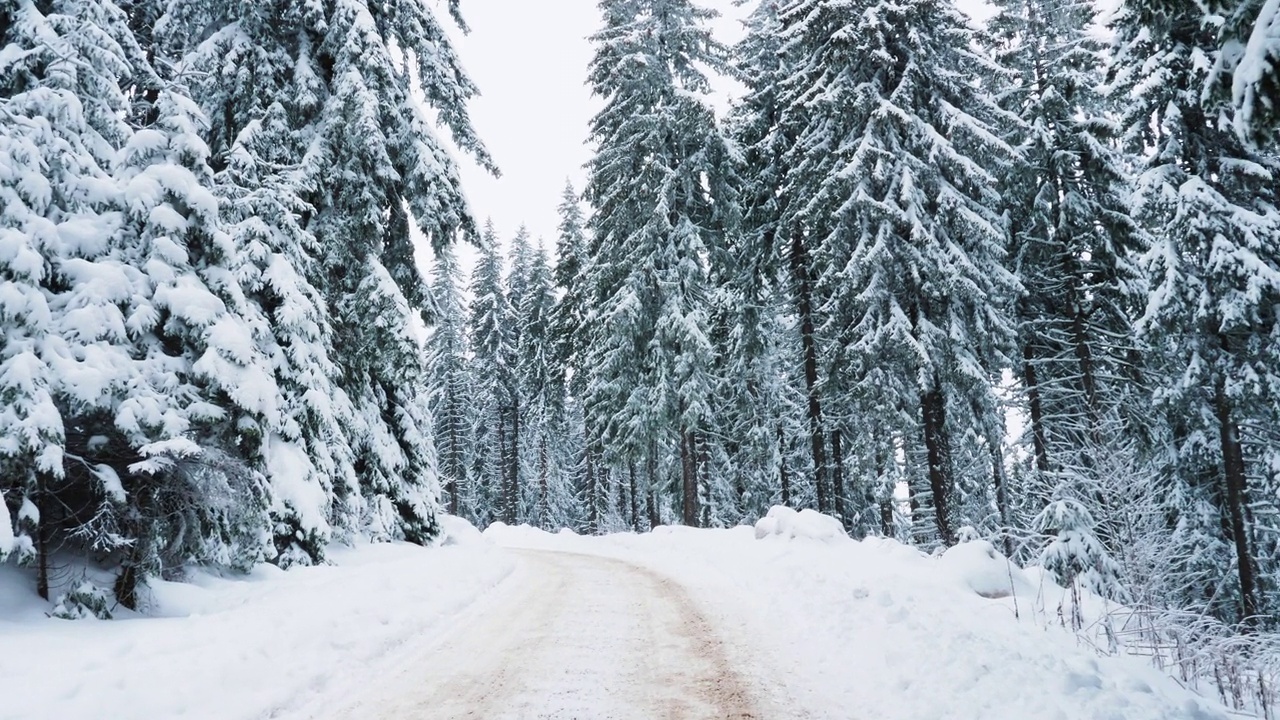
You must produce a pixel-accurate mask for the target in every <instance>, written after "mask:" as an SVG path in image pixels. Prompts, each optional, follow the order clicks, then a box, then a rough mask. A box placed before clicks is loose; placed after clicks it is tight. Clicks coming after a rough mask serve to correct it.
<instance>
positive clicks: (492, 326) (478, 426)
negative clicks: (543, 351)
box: [469, 223, 520, 524]
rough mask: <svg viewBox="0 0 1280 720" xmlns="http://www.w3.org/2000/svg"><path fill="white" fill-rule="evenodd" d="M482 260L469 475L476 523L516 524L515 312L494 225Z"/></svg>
mask: <svg viewBox="0 0 1280 720" xmlns="http://www.w3.org/2000/svg"><path fill="white" fill-rule="evenodd" d="M479 249H480V258H479V260H478V261H477V263H476V266H475V268H474V269H473V270H472V275H471V286H470V290H471V308H470V321H469V327H470V333H469V335H470V338H471V358H472V367H473V368H474V371H473V377H474V378H475V393H476V394H475V403H474V408H475V410H474V413H473V415H472V423H473V430H472V432H473V433H474V435H475V451H474V454H473V463H474V470H473V474H472V478H473V482H474V484H475V492H476V495H477V503H478V509H477V519H478V520H479V521H480V522H481V523H483V524H488V523H489V522H492V521H494V520H501V521H503V522H505V523H508V524H514V523H515V522H516V517H517V514H518V512H519V498H520V494H519V486H518V484H517V483H518V482H519V476H518V475H515V474H514V473H513V469H514V468H513V467H512V445H513V443H514V442H515V439H514V437H513V435H514V434H515V431H516V427H517V419H516V418H515V410H516V406H515V402H516V387H515V382H516V377H515V365H516V357H515V345H514V343H513V330H512V325H513V323H514V319H515V311H514V310H513V309H512V307H511V303H510V301H509V299H508V298H507V292H506V288H505V285H504V282H503V273H502V254H501V252H502V249H501V248H500V247H499V246H498V236H497V233H496V232H495V231H494V229H493V225H492V223H490V224H489V225H487V226H486V227H485V230H484V234H483V235H482V236H481V242H480V248H479Z"/></svg>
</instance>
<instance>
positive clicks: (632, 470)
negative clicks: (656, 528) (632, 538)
mask: <svg viewBox="0 0 1280 720" xmlns="http://www.w3.org/2000/svg"><path fill="white" fill-rule="evenodd" d="M627 472H628V478H627V480H628V482H629V483H630V485H631V529H632V530H634V531H636V532H640V500H639V498H638V496H637V495H636V463H635V461H634V460H632V461H631V462H630V463H627Z"/></svg>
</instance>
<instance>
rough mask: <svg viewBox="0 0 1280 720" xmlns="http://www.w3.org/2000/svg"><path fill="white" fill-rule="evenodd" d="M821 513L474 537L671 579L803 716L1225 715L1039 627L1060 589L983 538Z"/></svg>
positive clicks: (1157, 677) (1063, 719) (1138, 667)
mask: <svg viewBox="0 0 1280 720" xmlns="http://www.w3.org/2000/svg"><path fill="white" fill-rule="evenodd" d="M830 522H834V521H830V519H829V518H824V517H822V516H819V515H816V513H813V514H797V513H794V512H790V511H786V510H782V511H777V512H774V513H771V515H770V517H769V518H766V519H764V520H762V521H761V522H760V523H759V524H757V526H756V528H754V529H753V528H750V527H741V528H735V529H732V530H690V529H685V528H659V529H658V530H656V531H655V532H653V533H650V534H646V535H634V534H621V535H612V536H608V537H605V538H588V537H579V536H576V535H573V534H571V533H568V532H561V533H559V534H556V535H551V534H547V533H543V532H540V531H538V530H533V529H530V528H527V527H521V528H511V527H506V526H501V525H499V526H495V527H493V528H490V529H489V530H487V531H486V533H485V534H486V536H487V537H490V538H491V539H493V540H494V541H495V542H497V543H499V544H502V545H507V546H513V547H534V548H544V549H555V550H565V551H573V552H586V553H596V554H605V555H611V556H614V557H619V558H622V559H626V560H629V561H632V562H636V563H640V564H643V565H646V566H648V567H651V568H653V569H655V570H657V571H659V572H662V573H664V574H667V575H669V576H671V577H673V578H675V579H676V580H678V581H679V582H681V583H682V584H684V585H686V586H687V587H688V588H689V589H690V591H691V592H693V593H694V595H695V597H697V598H698V599H699V600H701V601H702V605H703V607H704V608H705V609H706V611H707V612H708V613H710V614H711V615H712V616H713V617H715V618H716V619H717V620H718V621H719V623H720V624H721V626H722V627H723V628H725V629H727V631H728V632H730V633H743V634H746V635H749V637H750V644H751V645H752V646H754V647H755V649H756V651H757V652H758V653H760V654H762V656H763V657H764V659H765V660H766V661H767V664H768V665H769V666H770V667H771V668H772V669H773V671H774V672H775V673H777V674H778V675H779V676H781V680H782V682H783V684H784V685H785V686H786V687H787V688H788V690H789V692H790V693H791V695H792V700H793V701H794V702H795V703H796V704H797V705H798V706H799V707H801V708H804V709H805V710H806V711H807V713H808V714H809V715H811V716H813V717H818V718H832V719H834V718H850V717H855V718H879V719H881V720H947V719H951V718H954V719H955V720H977V719H981V720H1003V719H1007V720H1029V719H1035V720H1077V719H1078V720H1209V719H1210V718H1213V719H1215V720H1217V719H1220V718H1225V717H1229V715H1228V713H1227V711H1226V710H1225V709H1222V708H1221V707H1220V706H1219V705H1218V704H1217V703H1216V702H1214V701H1212V700H1210V699H1206V698H1203V697H1201V696H1199V695H1197V694H1195V693H1193V692H1191V691H1190V690H1187V689H1184V688H1183V687H1181V686H1180V685H1179V684H1178V683H1177V682H1176V681H1174V680H1173V679H1172V678H1170V677H1169V676H1168V675H1166V674H1164V673H1161V672H1159V671H1158V670H1156V669H1154V668H1152V667H1150V666H1149V665H1148V664H1147V663H1145V662H1144V661H1143V660H1142V659H1139V658H1132V657H1099V655H1098V654H1097V653H1096V652H1095V651H1094V650H1093V649H1092V648H1091V647H1088V646H1087V645H1085V644H1082V643H1081V642H1080V640H1079V639H1078V638H1077V636H1076V635H1075V634H1074V633H1072V632H1071V631H1070V630H1068V629H1065V628H1062V627H1059V626H1056V625H1055V623H1054V622H1046V615H1047V614H1052V613H1050V612H1049V611H1047V610H1046V608H1052V607H1054V606H1055V605H1056V603H1058V602H1059V601H1061V599H1062V593H1063V592H1064V591H1063V590H1062V589H1061V588H1059V587H1057V586H1055V585H1053V584H1052V583H1050V582H1048V581H1047V580H1045V579H1044V578H1043V576H1041V575H1040V574H1039V573H1036V572H1034V571H1033V572H1025V571H1022V570H1020V569H1019V568H1017V567H1016V566H1013V565H1011V564H1010V563H1008V562H1006V561H1005V560H1004V558H1003V557H1002V556H1001V555H999V553H997V552H996V551H995V549H994V548H993V547H992V546H991V545H990V544H988V543H985V542H973V543H967V544H964V545H961V546H958V547H956V548H952V549H951V550H949V551H948V552H947V553H945V554H944V555H942V556H941V557H929V556H926V555H923V554H921V553H920V552H918V551H916V550H914V549H912V548H910V547H907V546H904V545H902V544H899V543H897V542H894V541H891V540H880V539H874V540H867V541H863V542H855V541H853V540H849V539H848V538H846V537H844V536H843V533H840V534H839V535H838V536H836V535H833V534H832V533H831V532H829V531H830ZM1036 608H1039V609H1038V610H1037V609H1036Z"/></svg>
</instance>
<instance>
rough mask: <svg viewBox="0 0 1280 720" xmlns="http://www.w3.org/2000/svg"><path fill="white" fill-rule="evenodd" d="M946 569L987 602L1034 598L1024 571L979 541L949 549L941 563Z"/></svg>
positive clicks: (982, 541) (990, 546)
mask: <svg viewBox="0 0 1280 720" xmlns="http://www.w3.org/2000/svg"><path fill="white" fill-rule="evenodd" d="M938 562H939V563H941V565H942V567H943V568H945V569H946V571H947V572H948V573H950V574H951V575H952V576H954V577H955V578H956V579H957V580H959V581H960V583H961V584H962V585H963V586H967V587H968V588H969V589H970V590H973V591H974V592H975V593H977V594H979V595H981V596H982V597H984V598H989V599H992V600H994V599H998V598H1007V597H1011V596H1014V595H1034V594H1035V591H1036V588H1035V585H1034V584H1033V583H1032V582H1031V580H1030V579H1028V578H1027V576H1026V575H1025V574H1024V573H1023V571H1022V569H1021V568H1019V567H1018V566H1017V565H1014V564H1013V563H1012V562H1009V559H1008V558H1006V557H1005V556H1004V555H1001V554H1000V552H999V551H998V550H996V548H995V546H994V545H992V544H991V543H989V542H987V541H985V540H975V541H973V542H967V543H963V544H961V545H956V546H955V547H953V548H949V549H948V550H947V551H946V552H945V553H943V554H942V557H941V558H939V559H938Z"/></svg>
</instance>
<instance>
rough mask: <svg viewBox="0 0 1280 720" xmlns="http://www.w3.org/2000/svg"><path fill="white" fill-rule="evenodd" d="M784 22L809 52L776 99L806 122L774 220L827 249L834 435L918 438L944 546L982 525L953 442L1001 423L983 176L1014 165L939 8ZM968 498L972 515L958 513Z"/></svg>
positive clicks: (831, 11) (999, 301) (970, 40)
mask: <svg viewBox="0 0 1280 720" xmlns="http://www.w3.org/2000/svg"><path fill="white" fill-rule="evenodd" d="M789 17H790V18H793V20H792V22H794V23H795V24H794V26H793V29H792V30H791V31H790V32H789V35H788V42H789V43H790V44H791V45H792V46H793V47H795V48H796V49H797V50H799V49H803V50H804V51H805V53H804V55H803V59H802V60H800V61H799V64H798V67H799V68H801V69H802V70H801V71H799V72H796V73H795V74H794V75H793V76H792V77H791V78H789V79H788V80H787V82H786V84H785V87H786V89H787V97H786V98H785V99H786V100H787V102H786V104H787V105H789V106H790V105H803V106H804V116H803V117H802V118H798V120H800V122H797V124H796V126H795V129H794V132H795V135H794V136H795V138H796V142H795V144H794V146H793V148H794V149H793V150H792V155H791V158H790V161H789V162H788V165H789V166H790V167H791V168H792V169H793V172H794V180H792V181H791V182H790V183H788V185H787V186H786V187H787V190H786V191H787V192H788V193H791V194H792V198H793V199H791V200H790V201H789V202H790V208H791V209H790V210H789V214H788V216H787V217H784V222H789V223H792V224H793V225H795V226H797V227H799V228H802V229H803V232H805V233H807V234H808V235H810V236H816V237H819V238H822V244H821V246H820V248H819V249H820V252H819V253H817V254H816V255H815V259H816V260H817V263H816V264H817V266H818V267H821V268H823V270H824V273H823V276H822V278H821V286H822V288H823V289H822V293H823V295H824V296H825V297H826V301H825V302H826V307H824V309H823V310H824V312H823V315H824V318H825V322H826V327H825V332H826V335H827V336H828V337H829V338H831V340H832V341H833V352H832V354H831V357H830V358H829V359H828V362H830V363H831V368H832V373H831V375H832V379H831V383H832V392H835V393H838V394H839V396H840V397H841V403H840V405H841V408H842V411H843V412H844V413H847V415H845V417H844V418H842V420H843V422H844V423H846V424H848V423H852V422H858V423H859V425H858V426H856V427H852V426H847V425H846V429H847V430H848V432H846V433H843V435H844V437H845V439H849V440H852V439H855V438H863V437H868V436H870V437H874V428H876V427H877V426H880V427H894V428H901V427H912V426H913V425H914V424H915V423H919V429H920V439H921V444H922V446H923V449H924V467H923V468H922V469H923V470H924V471H925V476H926V477H927V478H928V488H929V499H930V502H931V505H932V508H933V510H934V518H935V522H936V525H937V531H938V539H939V540H940V541H941V542H943V543H945V544H952V543H954V542H955V541H956V530H957V528H958V527H960V526H961V525H962V524H973V525H976V524H978V523H979V522H980V521H982V520H983V519H984V517H983V516H984V515H985V513H986V500H985V499H984V495H985V493H984V492H983V491H984V490H985V488H986V486H988V485H989V484H990V477H991V475H990V468H991V466H990V464H989V461H985V462H986V464H985V465H975V463H974V462H972V461H970V459H969V458H966V457H963V456H961V457H957V453H961V452H963V451H964V449H965V448H966V447H969V446H970V445H971V444H970V443H964V444H961V443H959V442H957V440H958V439H959V438H960V437H961V435H962V434H963V433H965V432H966V431H968V432H974V431H976V432H977V434H978V436H979V437H981V436H982V435H983V432H982V431H984V430H985V429H986V428H987V427H989V426H990V425H991V424H992V422H993V420H992V418H993V416H994V415H995V406H996V403H995V398H994V393H993V391H992V377H993V375H994V374H995V373H996V372H998V369H999V368H1000V367H1002V366H1003V365H1002V363H1003V362H1004V354H1003V353H1004V351H1005V348H1006V347H1007V346H1008V345H1009V343H1010V341H1011V339H1012V333H1013V327H1012V323H1011V321H1010V318H1009V317H1008V307H1009V302H1010V301H1011V300H1012V298H1013V297H1014V295H1015V294H1016V292H1017V289H1018V283H1017V280H1016V278H1014V277H1013V276H1012V275H1011V274H1010V273H1009V272H1008V271H1007V270H1006V269H1005V268H1004V266H1003V261H1004V257H1005V251H1006V246H1007V242H1008V238H1007V231H1006V229H1005V227H1004V223H1003V220H1002V218H1001V217H1000V215H999V212H1000V208H999V203H1000V196H999V192H998V188H997V181H996V178H995V176H993V174H992V172H991V171H992V169H995V168H998V167H999V166H1000V165H1001V164H1002V163H1005V162H1008V161H1010V160H1012V158H1013V157H1014V154H1015V153H1014V150H1013V149H1012V148H1010V147H1008V146H1007V145H1006V144H1004V143H1003V142H1001V141H1000V140H999V139H998V138H997V132H996V123H997V122H998V119H999V117H1000V112H999V110H998V108H996V107H995V104H994V101H993V99H992V98H990V97H989V96H988V95H986V94H984V93H983V92H982V91H981V90H979V89H978V88H980V87H981V86H982V85H983V82H982V79H981V77H980V75H979V74H980V73H982V72H993V71H996V69H995V68H994V67H993V66H992V65H991V63H990V62H989V61H987V60H986V59H985V58H984V57H982V56H980V55H978V54H977V53H975V52H974V50H973V47H974V40H975V38H974V34H973V31H972V30H970V28H969V25H968V21H967V20H966V19H965V18H964V17H963V16H961V15H960V14H959V12H958V11H957V10H956V9H955V8H954V7H952V6H951V5H950V4H949V3H947V2H942V1H939V0H911V1H909V2H896V3H890V2H879V1H878V0H865V1H864V2H860V3H856V4H854V5H850V4H849V3H844V2H828V1H825V0H812V1H802V2H797V3H796V4H795V5H793V6H792V7H790V8H789V9H788V10H787V11H786V13H785V14H784V20H786V19H787V18H789ZM784 126H785V125H784ZM793 232H794V231H793ZM834 440H835V438H834V437H833V443H832V446H833V451H834V450H835V448H836V447H837V445H836V442H834ZM847 449H848V450H849V451H850V452H851V453H864V454H866V455H867V456H868V457H870V458H875V457H876V456H877V455H880V456H883V454H884V450H885V448H884V447H877V446H875V445H870V446H855V445H851V446H849V447H848V448H847ZM962 460H964V461H966V462H963V463H962V462H960V461H962ZM834 462H839V460H838V459H836V460H835V461H834ZM871 462H874V460H872V461H871ZM871 462H868V463H867V464H871ZM976 467H983V468H985V469H984V470H983V471H982V472H980V473H979V472H976V470H975V469H972V468H976ZM966 470H967V471H966ZM836 492H837V494H838V493H839V488H836ZM966 497H968V498H972V499H970V500H969V501H968V502H969V503H970V505H971V508H962V507H960V506H959V503H960V502H962V501H964V500H965V498H966ZM975 513H982V514H981V515H977V516H975ZM966 515H967V516H966Z"/></svg>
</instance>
